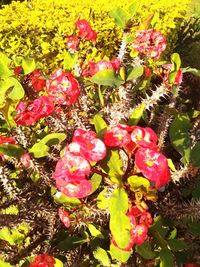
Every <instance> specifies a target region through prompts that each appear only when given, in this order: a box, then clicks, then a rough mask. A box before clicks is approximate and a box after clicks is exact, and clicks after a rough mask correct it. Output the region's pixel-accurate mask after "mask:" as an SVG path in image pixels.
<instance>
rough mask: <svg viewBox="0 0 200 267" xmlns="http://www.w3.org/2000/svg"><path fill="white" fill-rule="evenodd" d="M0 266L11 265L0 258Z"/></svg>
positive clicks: (8, 266) (10, 266)
mask: <svg viewBox="0 0 200 267" xmlns="http://www.w3.org/2000/svg"><path fill="white" fill-rule="evenodd" d="M0 266H1V267H13V265H11V264H10V263H8V262H5V261H3V260H2V259H0Z"/></svg>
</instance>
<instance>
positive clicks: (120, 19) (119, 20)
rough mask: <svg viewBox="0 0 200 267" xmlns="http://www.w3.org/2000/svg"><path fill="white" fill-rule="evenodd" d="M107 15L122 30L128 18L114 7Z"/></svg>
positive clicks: (125, 13)
mask: <svg viewBox="0 0 200 267" xmlns="http://www.w3.org/2000/svg"><path fill="white" fill-rule="evenodd" d="M109 15H110V16H111V17H113V18H114V19H115V23H116V24H117V25H118V26H119V27H121V28H122V29H123V28H125V26H126V24H127V22H128V20H129V18H130V16H129V15H128V14H127V12H125V11H124V10H123V9H122V8H120V7H114V8H113V9H112V10H111V11H110V12H109Z"/></svg>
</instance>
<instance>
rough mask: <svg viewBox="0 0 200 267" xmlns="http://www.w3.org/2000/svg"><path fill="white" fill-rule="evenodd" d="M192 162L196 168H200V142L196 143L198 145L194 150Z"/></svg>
mask: <svg viewBox="0 0 200 267" xmlns="http://www.w3.org/2000/svg"><path fill="white" fill-rule="evenodd" d="M190 161H191V162H192V164H194V166H196V167H200V141H198V142H197V143H196V145H195V146H194V147H193V148H192V151H191V155H190Z"/></svg>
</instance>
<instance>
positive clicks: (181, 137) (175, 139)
mask: <svg viewBox="0 0 200 267" xmlns="http://www.w3.org/2000/svg"><path fill="white" fill-rule="evenodd" d="M189 128H190V118H189V116H188V115H187V114H179V115H177V117H176V118H175V119H174V121H173V122H172V124H171V127H170V130H169V136H170V140H171V143H172V145H173V147H174V148H175V149H176V150H177V151H178V152H179V153H180V154H181V155H182V156H183V159H184V160H185V161H186V162H187V163H188V162H189V158H190V151H191V149H190V147H191V143H190V137H189V134H188V131H189Z"/></svg>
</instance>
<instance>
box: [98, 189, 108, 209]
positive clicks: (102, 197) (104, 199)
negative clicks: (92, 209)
mask: <svg viewBox="0 0 200 267" xmlns="http://www.w3.org/2000/svg"><path fill="white" fill-rule="evenodd" d="M97 207H98V208H99V209H101V210H105V209H107V208H108V194H107V187H106V188H104V190H103V191H101V192H100V193H99V195H98V196H97Z"/></svg>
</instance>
